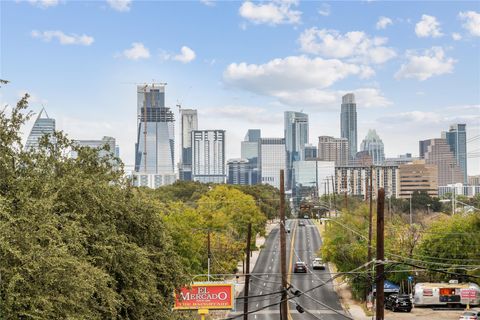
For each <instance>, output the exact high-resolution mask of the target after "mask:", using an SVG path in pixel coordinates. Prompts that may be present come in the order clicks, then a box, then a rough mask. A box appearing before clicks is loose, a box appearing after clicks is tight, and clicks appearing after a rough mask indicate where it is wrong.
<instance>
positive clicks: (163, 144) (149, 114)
mask: <svg viewBox="0 0 480 320" xmlns="http://www.w3.org/2000/svg"><path fill="white" fill-rule="evenodd" d="M174 123H175V119H174V116H173V112H172V111H170V109H169V108H167V107H166V106H165V84H151V85H139V86H137V142H136V143H135V172H134V173H133V183H134V185H135V186H146V187H150V188H158V187H160V186H162V185H166V184H171V183H173V182H175V180H176V175H175V171H174V158H175V157H174V156H175V132H174Z"/></svg>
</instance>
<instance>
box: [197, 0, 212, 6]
mask: <svg viewBox="0 0 480 320" xmlns="http://www.w3.org/2000/svg"><path fill="white" fill-rule="evenodd" d="M200 2H201V3H203V4H204V5H206V6H209V7H213V6H215V1H214V0H200Z"/></svg>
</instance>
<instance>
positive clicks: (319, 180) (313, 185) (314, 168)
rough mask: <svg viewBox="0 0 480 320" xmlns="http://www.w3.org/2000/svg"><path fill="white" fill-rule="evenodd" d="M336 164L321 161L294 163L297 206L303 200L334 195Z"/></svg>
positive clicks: (293, 191) (294, 193)
mask: <svg viewBox="0 0 480 320" xmlns="http://www.w3.org/2000/svg"><path fill="white" fill-rule="evenodd" d="M334 174H335V162H333V161H319V160H301V161H295V162H294V163H293V179H294V185H295V187H294V189H293V190H292V196H293V199H294V202H295V205H298V204H300V202H301V201H302V199H305V198H306V197H310V198H312V199H314V198H316V197H319V196H322V195H324V194H327V193H333V185H331V183H333V182H330V180H333V176H334Z"/></svg>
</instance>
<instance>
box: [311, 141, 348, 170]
mask: <svg viewBox="0 0 480 320" xmlns="http://www.w3.org/2000/svg"><path fill="white" fill-rule="evenodd" d="M318 159H319V160H322V161H334V162H335V165H336V166H346V165H348V159H349V149H348V139H346V138H334V137H330V136H320V137H318Z"/></svg>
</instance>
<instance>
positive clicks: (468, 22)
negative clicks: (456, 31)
mask: <svg viewBox="0 0 480 320" xmlns="http://www.w3.org/2000/svg"><path fill="white" fill-rule="evenodd" d="M458 16H459V17H460V19H461V20H462V21H464V22H465V23H464V24H462V26H463V27H464V28H465V29H466V30H468V32H470V34H471V35H472V36H476V37H480V13H478V12H475V11H466V12H460V13H459V14H458Z"/></svg>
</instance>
